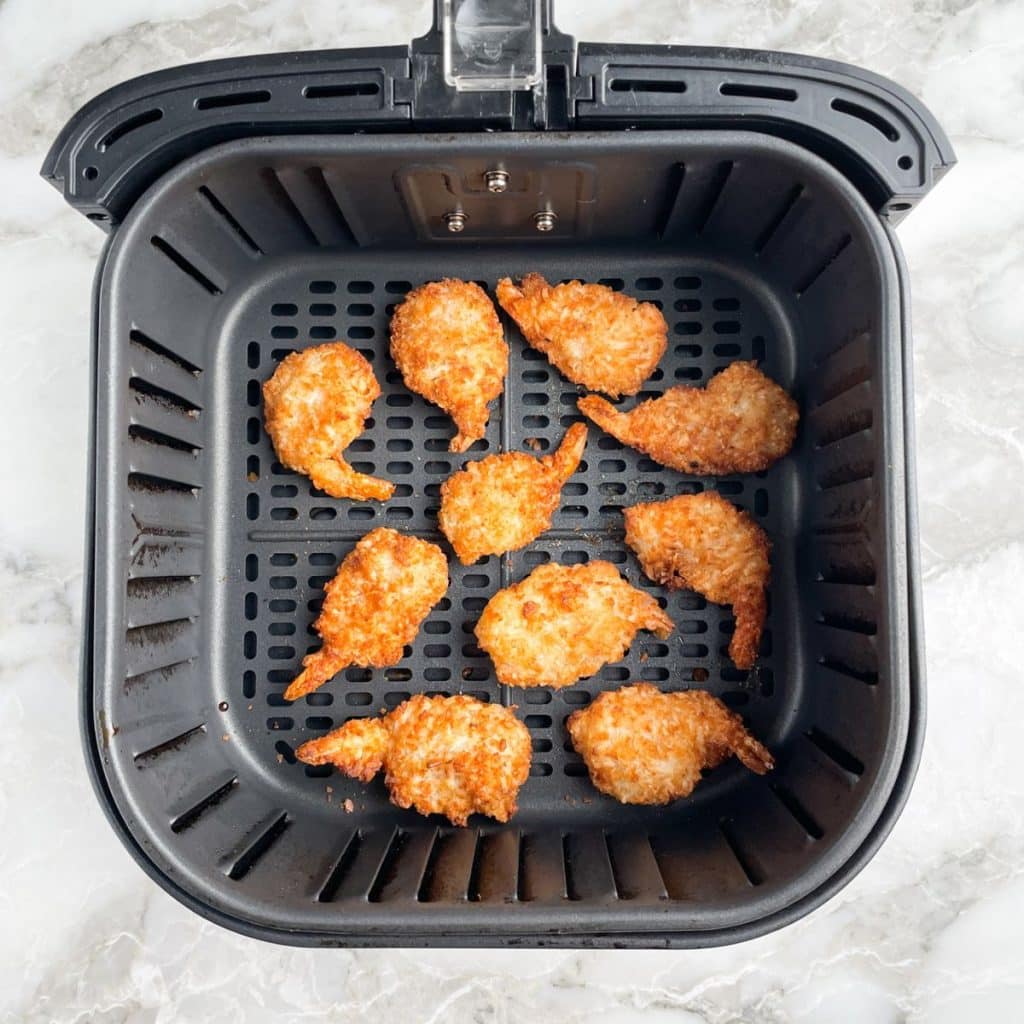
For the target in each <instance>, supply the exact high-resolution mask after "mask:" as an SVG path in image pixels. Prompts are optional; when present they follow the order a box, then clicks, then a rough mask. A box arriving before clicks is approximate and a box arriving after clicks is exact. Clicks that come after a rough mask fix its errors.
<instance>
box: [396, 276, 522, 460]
mask: <svg viewBox="0 0 1024 1024" xmlns="http://www.w3.org/2000/svg"><path fill="white" fill-rule="evenodd" d="M391 356H392V358H393V359H394V360H395V363H396V364H397V366H398V369H399V370H401V372H402V377H403V378H404V380H405V384H406V387H408V388H410V389H411V390H412V391H415V392H416V393H417V394H419V395H422V396H423V397H424V398H425V399H427V401H428V402H433V403H434V404H435V405H439V406H440V407H441V408H442V409H444V411H445V412H446V413H448V415H449V416H451V418H452V419H453V420H455V425H456V427H458V433H457V434H456V435H455V437H453V438H452V440H451V444H449V446H448V448H449V450H450V451H453V452H464V451H465V450H466V449H467V448H468V447H469V446H470V445H471V444H472V443H473V442H474V441H476V440H478V439H479V438H481V437H483V436H484V432H485V431H486V429H487V417H488V411H487V404H488V402H492V401H493V400H494V399H495V398H497V397H498V396H499V395H500V394H501V391H502V388H503V387H504V386H505V376H506V374H507V373H508V345H507V344H506V343H505V336H504V333H503V332H502V329H501V321H500V320H499V319H498V313H497V311H496V310H495V308H494V303H493V302H491V300H490V298H489V297H488V295H487V293H486V292H485V291H484V290H483V289H482V288H481V287H480V286H479V285H477V284H474V283H473V282H472V281H456V280H453V279H451V278H446V279H445V280H443V281H432V282H430V283H429V284H425V285H423V286H422V287H420V288H416V289H415V290H414V291H411V292H409V294H408V295H407V296H406V297H405V300H404V301H403V302H402V304H401V305H400V306H399V307H398V309H396V310H395V315H394V316H393V317H392V319H391Z"/></svg>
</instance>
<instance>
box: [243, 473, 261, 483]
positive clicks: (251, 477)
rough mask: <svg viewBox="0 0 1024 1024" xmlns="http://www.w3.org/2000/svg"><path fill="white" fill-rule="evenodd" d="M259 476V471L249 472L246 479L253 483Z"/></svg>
mask: <svg viewBox="0 0 1024 1024" xmlns="http://www.w3.org/2000/svg"><path fill="white" fill-rule="evenodd" d="M259 478H260V475H259V473H250V474H249V475H248V476H247V478H246V479H247V480H248V481H249V483H251V484H254V483H256V481H257V480H259Z"/></svg>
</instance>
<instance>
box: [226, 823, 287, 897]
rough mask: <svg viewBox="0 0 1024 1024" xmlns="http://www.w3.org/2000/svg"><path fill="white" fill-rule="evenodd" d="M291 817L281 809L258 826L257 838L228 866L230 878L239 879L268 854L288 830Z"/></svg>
mask: <svg viewBox="0 0 1024 1024" xmlns="http://www.w3.org/2000/svg"><path fill="white" fill-rule="evenodd" d="M290 825H291V819H290V818H289V817H288V815H287V814H286V813H285V812H284V811H281V812H279V813H278V814H277V815H276V816H274V817H272V819H271V820H270V821H269V822H268V823H267V824H266V825H264V826H262V827H261V826H257V828H256V829H255V830H254V831H256V833H257V834H256V836H255V838H254V839H253V840H252V841H251V842H250V843H249V845H248V846H246V847H245V849H244V850H242V852H241V853H240V854H239V855H238V856H237V857H236V858H235V859H234V861H233V862H232V864H231V867H230V868H228V872H227V874H228V878H230V879H231V880H232V881H235V882H237V881H239V880H240V879H242V878H245V876H246V875H247V874H249V872H250V871H252V869H253V868H254V867H255V866H256V865H257V864H258V863H259V861H260V860H261V859H262V858H263V857H265V856H266V855H267V853H268V852H269V851H270V848H271V847H272V846H274V844H275V843H277V842H278V841H279V840H280V839H281V837H282V836H283V835H284V834H285V832H287V831H288V827H289V826H290Z"/></svg>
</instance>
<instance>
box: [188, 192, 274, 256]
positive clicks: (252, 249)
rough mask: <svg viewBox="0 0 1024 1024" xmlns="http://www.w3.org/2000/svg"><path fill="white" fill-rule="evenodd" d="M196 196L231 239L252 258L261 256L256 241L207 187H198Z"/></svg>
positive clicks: (261, 252)
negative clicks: (224, 227)
mask: <svg viewBox="0 0 1024 1024" xmlns="http://www.w3.org/2000/svg"><path fill="white" fill-rule="evenodd" d="M198 195H199V196H200V197H201V198H202V200H203V202H204V203H205V204H206V206H207V208H208V209H210V210H212V211H213V213H214V214H215V215H216V216H217V217H218V218H219V220H220V222H221V223H222V224H224V225H225V226H226V227H227V229H228V231H229V232H230V234H231V237H232V238H235V239H237V240H238V242H239V243H240V244H241V246H242V248H243V249H245V250H246V251H247V252H248V253H250V255H253V256H262V255H263V250H262V249H261V248H260V247H259V245H258V244H257V243H256V240H255V239H254V238H253V237H252V235H250V234H249V232H248V231H246V230H245V228H244V227H243V226H242V224H241V222H240V221H239V220H238V219H237V218H236V217H235V216H234V215H233V214H232V213H231V211H230V210H229V209H228V208H227V207H226V206H225V205H224V203H222V202H221V200H220V199H219V198H218V197H217V196H216V195H214V193H213V192H212V191H211V189H210V188H209V186H207V185H200V186H199V189H198Z"/></svg>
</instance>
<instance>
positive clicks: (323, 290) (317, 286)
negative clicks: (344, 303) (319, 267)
mask: <svg viewBox="0 0 1024 1024" xmlns="http://www.w3.org/2000/svg"><path fill="white" fill-rule="evenodd" d="M309 290H310V292H312V294H314V295H333V294H334V293H335V292H336V291H337V290H338V286H337V285H336V284H335V283H334V282H333V281H311V282H310V284H309Z"/></svg>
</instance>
